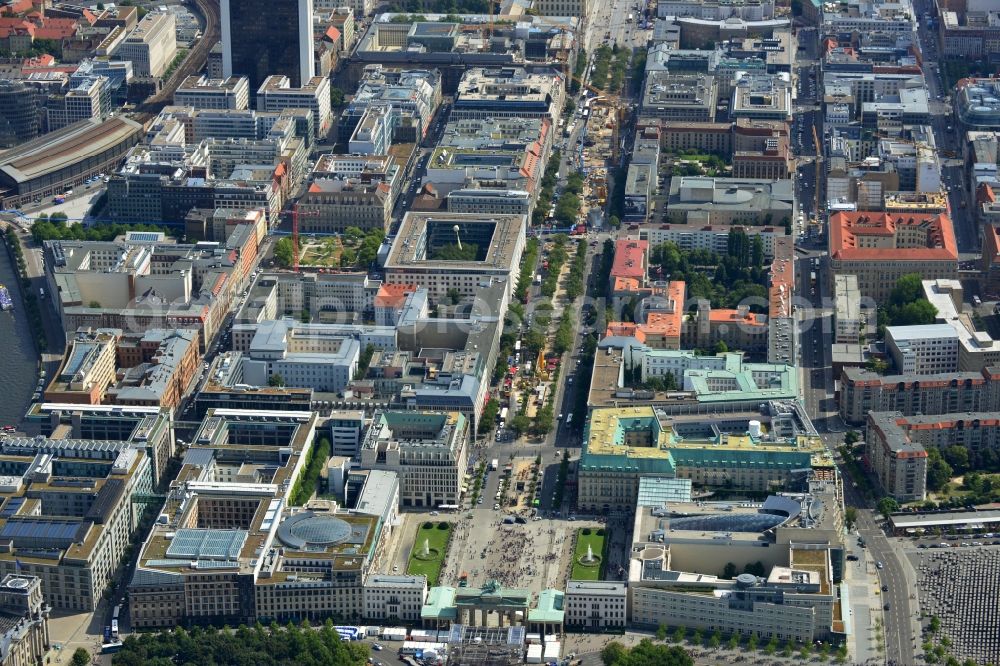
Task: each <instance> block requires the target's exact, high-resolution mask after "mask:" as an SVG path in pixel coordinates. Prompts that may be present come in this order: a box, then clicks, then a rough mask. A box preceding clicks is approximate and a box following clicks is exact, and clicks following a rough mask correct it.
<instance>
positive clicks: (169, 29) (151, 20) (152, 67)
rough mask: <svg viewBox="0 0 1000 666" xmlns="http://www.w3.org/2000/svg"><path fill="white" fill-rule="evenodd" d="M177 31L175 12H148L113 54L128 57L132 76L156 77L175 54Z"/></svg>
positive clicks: (118, 56)
mask: <svg viewBox="0 0 1000 666" xmlns="http://www.w3.org/2000/svg"><path fill="white" fill-rule="evenodd" d="M176 31H177V17H176V15H174V14H173V13H171V12H166V13H161V12H150V13H149V14H147V15H146V16H144V17H143V18H142V20H141V21H139V24H138V25H137V26H136V27H135V29H134V30H133V31H132V32H131V33H129V35H128V37H126V38H125V41H123V42H122V44H121V46H119V47H118V49H117V50H116V51H115V57H117V58H119V59H120V60H129V61H131V63H132V71H133V73H134V74H135V76H138V77H145V78H159V77H161V76H163V74H164V72H166V71H167V68H168V67H170V64H171V63H172V62H173V61H174V57H175V56H176V55H177V32H176Z"/></svg>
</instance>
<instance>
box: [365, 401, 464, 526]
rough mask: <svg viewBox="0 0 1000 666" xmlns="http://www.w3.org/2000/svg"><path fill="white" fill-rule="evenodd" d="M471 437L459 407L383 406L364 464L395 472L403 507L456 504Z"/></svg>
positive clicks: (367, 441) (368, 441) (369, 435)
mask: <svg viewBox="0 0 1000 666" xmlns="http://www.w3.org/2000/svg"><path fill="white" fill-rule="evenodd" d="M469 437H470V431H469V420H468V419H466V417H465V416H464V415H462V414H459V413H458V412H426V411H418V412H412V411H406V412H404V411H384V412H379V413H377V414H375V416H374V417H373V419H372V424H371V426H369V428H368V431H367V432H366V433H365V437H364V440H363V441H362V443H361V467H362V468H365V469H380V470H387V471H391V472H395V473H396V474H397V475H398V476H399V480H400V487H399V502H400V506H401V507H408V508H416V507H423V508H436V507H439V506H442V505H445V506H457V505H458V504H459V503H460V502H461V499H462V492H463V491H462V484H463V480H464V475H465V469H466V466H467V465H466V461H467V456H468V450H467V448H468V442H469Z"/></svg>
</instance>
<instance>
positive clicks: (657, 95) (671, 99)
mask: <svg viewBox="0 0 1000 666" xmlns="http://www.w3.org/2000/svg"><path fill="white" fill-rule="evenodd" d="M717 100H718V92H717V89H716V82H715V77H714V76H712V75H709V74H697V73H695V74H689V73H683V74H674V73H671V72H667V71H651V72H649V73H648V74H647V75H646V82H645V84H644V86H643V92H642V105H641V111H640V113H641V114H642V116H643V117H644V118H659V119H661V120H663V121H667V122H696V123H707V122H712V121H714V120H715V107H716V103H717Z"/></svg>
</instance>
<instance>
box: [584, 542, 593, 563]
mask: <svg viewBox="0 0 1000 666" xmlns="http://www.w3.org/2000/svg"><path fill="white" fill-rule="evenodd" d="M583 561H584V562H586V563H587V564H591V563H593V561H594V549H593V548H591V547H590V544H589V543H588V544H587V554H586V555H585V556H584V557H583Z"/></svg>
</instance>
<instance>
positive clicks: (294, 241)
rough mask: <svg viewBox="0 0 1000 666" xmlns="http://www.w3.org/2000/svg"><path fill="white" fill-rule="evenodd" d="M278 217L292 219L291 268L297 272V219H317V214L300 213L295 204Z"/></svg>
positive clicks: (314, 212)
mask: <svg viewBox="0 0 1000 666" xmlns="http://www.w3.org/2000/svg"><path fill="white" fill-rule="evenodd" d="M280 215H288V216H289V217H291V218H292V268H293V270H294V271H295V272H296V273H298V272H299V217H300V216H301V217H319V212H317V211H313V212H311V213H300V212H299V204H298V202H296V203H295V204H294V205H293V206H292V209H291V210H284V211H281V213H280Z"/></svg>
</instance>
